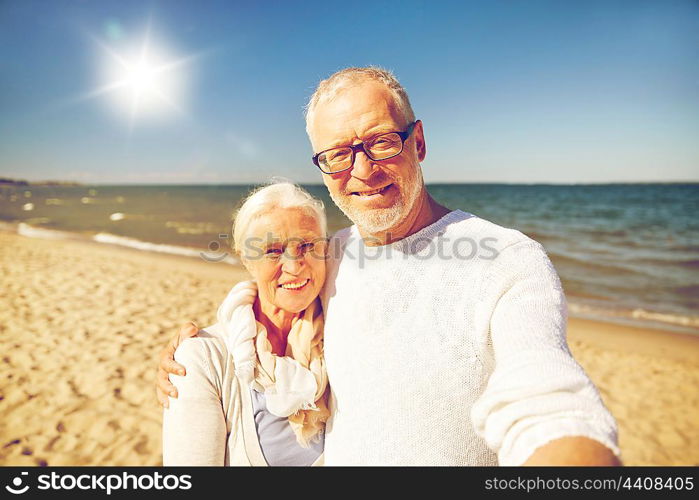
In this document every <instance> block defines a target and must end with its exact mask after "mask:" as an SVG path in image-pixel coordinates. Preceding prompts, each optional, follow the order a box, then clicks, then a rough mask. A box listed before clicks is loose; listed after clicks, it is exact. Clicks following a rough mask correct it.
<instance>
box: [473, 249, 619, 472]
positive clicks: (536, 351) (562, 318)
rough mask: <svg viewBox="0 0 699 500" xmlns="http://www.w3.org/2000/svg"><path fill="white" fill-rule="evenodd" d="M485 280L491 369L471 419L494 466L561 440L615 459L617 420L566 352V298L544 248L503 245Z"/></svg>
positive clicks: (521, 458) (521, 459) (514, 462)
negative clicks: (598, 448)
mask: <svg viewBox="0 0 699 500" xmlns="http://www.w3.org/2000/svg"><path fill="white" fill-rule="evenodd" d="M488 281H489V283H490V285H488V286H494V287H495V291H494V292H493V289H492V288H490V289H489V291H490V292H493V293H494V295H491V297H493V296H494V299H491V300H492V301H494V304H495V305H494V307H492V305H491V306H490V307H491V308H492V315H491V316H490V341H491V342H492V352H493V355H494V362H495V365H494V369H493V372H492V374H491V376H490V378H489V380H488V383H487V386H486V388H485V391H484V392H483V394H482V395H481V396H480V397H479V398H478V400H477V401H476V402H475V403H474V405H473V408H472V412H471V418H472V422H473V424H474V427H475V430H476V432H477V433H478V434H479V435H480V436H481V437H482V438H483V439H484V440H485V441H486V443H487V444H488V446H489V447H490V448H491V449H492V450H493V451H495V452H496V453H497V455H498V460H499V463H500V465H521V464H523V463H524V462H525V461H526V460H527V459H528V458H529V457H530V456H531V455H532V453H533V452H534V451H535V450H536V449H537V448H539V447H541V446H543V445H545V444H546V443H548V442H549V441H552V440H554V439H558V438H562V437H566V436H584V437H588V438H590V439H593V440H595V441H598V442H600V443H602V444H603V445H605V446H606V447H607V448H609V449H610V450H611V451H612V452H613V453H615V454H616V455H617V456H619V448H618V446H617V428H616V421H615V420H614V417H612V415H611V414H610V413H609V411H608V410H607V409H606V408H605V406H604V404H603V402H602V400H601V398H600V396H599V393H598V392H597V389H596V388H595V386H594V385H593V384H592V382H591V381H590V379H589V378H588V376H587V375H586V374H585V372H584V370H583V369H582V367H581V366H580V365H579V364H578V363H577V362H576V361H575V360H574V359H573V356H572V355H571V353H570V351H569V349H568V344H567V342H566V323H567V304H566V299H565V295H564V294H563V288H562V286H561V283H560V280H559V278H558V275H557V274H556V271H555V269H554V267H553V265H552V264H551V261H550V260H549V258H548V256H547V255H546V252H545V251H544V249H543V247H542V246H541V245H540V244H539V243H537V242H536V241H534V240H531V239H526V240H524V241H520V242H518V243H515V244H513V245H511V246H509V247H507V248H506V249H505V250H503V251H502V252H501V253H500V255H499V256H498V257H497V258H496V259H495V262H494V263H493V273H492V274H491V275H490V276H489V278H488ZM491 304H492V302H491Z"/></svg>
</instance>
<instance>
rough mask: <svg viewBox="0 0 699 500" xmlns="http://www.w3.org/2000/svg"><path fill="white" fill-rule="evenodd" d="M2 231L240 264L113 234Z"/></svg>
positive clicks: (26, 228)
mask: <svg viewBox="0 0 699 500" xmlns="http://www.w3.org/2000/svg"><path fill="white" fill-rule="evenodd" d="M0 230H14V231H16V232H17V234H19V235H21V236H25V237H27V238H40V239H50V240H92V241H94V242H97V243H103V244H107V245H118V246H122V247H128V248H133V249H136V250H142V251H145V252H157V253H166V254H171V255H181V256H184V257H194V258H197V259H203V260H205V261H207V262H225V263H227V264H231V265H237V264H239V263H240V262H239V261H238V259H236V258H235V257H232V256H231V255H230V254H228V253H221V252H219V253H210V252H205V251H203V250H200V249H198V248H192V247H184V246H179V245H167V244H163V243H152V242H150V241H143V240H138V239H136V238H128V237H126V236H118V235H116V234H111V233H104V232H102V233H97V234H95V235H93V236H92V237H89V236H88V237H86V236H85V235H81V234H79V233H71V232H68V231H58V230H55V229H45V228H43V227H35V226H31V225H29V224H26V223H24V222H20V223H19V224H17V225H16V226H15V225H14V224H9V223H2V225H0Z"/></svg>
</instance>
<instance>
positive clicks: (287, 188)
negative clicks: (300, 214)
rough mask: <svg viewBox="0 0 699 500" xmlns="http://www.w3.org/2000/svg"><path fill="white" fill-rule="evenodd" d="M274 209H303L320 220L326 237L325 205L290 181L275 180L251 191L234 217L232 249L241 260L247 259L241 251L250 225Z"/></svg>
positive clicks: (322, 232)
mask: <svg viewBox="0 0 699 500" xmlns="http://www.w3.org/2000/svg"><path fill="white" fill-rule="evenodd" d="M274 209H300V210H303V211H304V212H306V213H307V214H308V215H310V216H312V217H313V218H315V219H316V220H317V221H318V226H319V227H320V231H321V236H322V237H323V238H325V237H326V235H327V232H328V223H327V218H326V216H325V207H324V206H323V202H322V201H321V200H319V199H318V198H314V197H313V196H312V195H311V194H310V193H309V192H308V191H306V190H305V189H303V188H302V187H300V186H298V185H297V184H294V183H293V182H291V181H287V180H273V181H272V183H271V184H267V185H264V186H260V187H258V188H256V189H254V190H253V191H251V192H250V194H248V196H247V197H246V198H245V200H244V201H243V204H242V205H241V206H240V208H239V209H238V211H237V212H236V213H235V215H234V220H233V249H234V251H235V252H236V253H237V254H238V255H239V256H240V257H244V255H243V253H242V251H243V249H244V243H245V237H246V235H247V232H248V226H249V225H250V223H251V222H252V221H253V220H254V219H255V218H257V217H259V216H261V215H264V214H266V213H269V212H270V211H271V210H274Z"/></svg>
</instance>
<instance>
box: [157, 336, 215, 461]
mask: <svg viewBox="0 0 699 500" xmlns="http://www.w3.org/2000/svg"><path fill="white" fill-rule="evenodd" d="M203 342H205V339H203V338H197V337H194V338H190V339H186V340H185V341H184V342H183V343H182V344H180V346H179V347H178V348H177V351H176V352H175V360H176V361H177V362H178V363H180V364H182V365H183V366H185V368H186V370H187V373H186V375H185V376H179V375H170V380H171V382H172V383H173V385H175V387H177V392H178V397H177V398H169V401H170V407H169V408H166V409H164V410H163V465H166V466H168V465H224V461H225V456H226V443H227V427H226V420H225V416H224V411H223V406H222V403H221V393H220V390H219V387H220V383H219V382H217V380H216V379H215V377H214V376H213V373H212V372H213V370H211V366H210V360H209V359H208V355H207V354H206V349H204V348H203Z"/></svg>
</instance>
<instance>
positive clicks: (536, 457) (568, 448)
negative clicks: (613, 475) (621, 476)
mask: <svg viewBox="0 0 699 500" xmlns="http://www.w3.org/2000/svg"><path fill="white" fill-rule="evenodd" d="M522 465H583V466H584V465H597V466H618V465H621V462H620V461H619V459H618V458H617V457H616V455H614V453H612V451H611V450H610V449H609V448H607V447H606V446H604V445H603V444H602V443H600V442H598V441H595V440H594V439H590V438H586V437H581V436H573V437H564V438H560V439H555V440H553V441H551V442H549V443H547V444H545V445H544V446H542V447H541V448H538V449H537V450H536V451H534V453H532V454H531V455H530V456H529V458H528V459H527V461H526V462H524V463H523V464H522Z"/></svg>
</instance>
